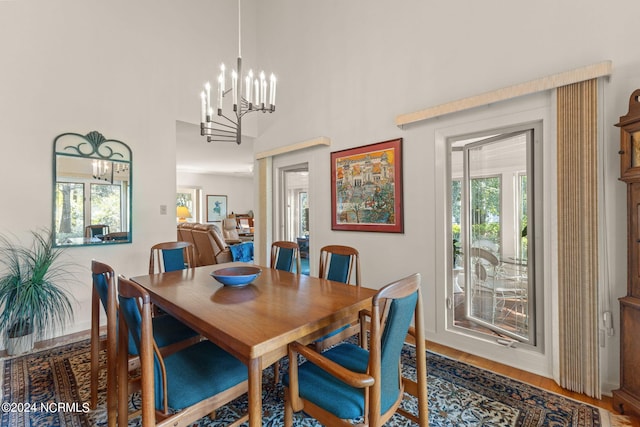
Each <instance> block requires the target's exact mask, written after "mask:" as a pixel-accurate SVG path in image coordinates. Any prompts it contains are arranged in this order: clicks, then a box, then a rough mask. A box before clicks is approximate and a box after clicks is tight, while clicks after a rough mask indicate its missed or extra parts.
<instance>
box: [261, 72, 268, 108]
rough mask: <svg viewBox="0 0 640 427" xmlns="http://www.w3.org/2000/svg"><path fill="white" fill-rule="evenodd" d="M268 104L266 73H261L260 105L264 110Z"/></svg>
mask: <svg viewBox="0 0 640 427" xmlns="http://www.w3.org/2000/svg"><path fill="white" fill-rule="evenodd" d="M266 103H267V80H266V79H265V77H264V71H260V104H261V106H262V108H263V109H264V104H266Z"/></svg>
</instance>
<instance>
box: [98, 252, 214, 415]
mask: <svg viewBox="0 0 640 427" xmlns="http://www.w3.org/2000/svg"><path fill="white" fill-rule="evenodd" d="M91 273H92V283H93V286H92V291H91V345H90V366H91V374H90V376H91V379H90V384H91V400H90V405H91V408H92V409H95V408H96V406H97V403H98V377H99V372H100V370H101V369H104V368H105V366H101V365H100V351H102V350H104V349H106V356H107V363H106V370H107V418H108V423H109V426H114V425H115V422H116V410H117V392H116V386H117V380H116V377H117V353H116V348H117V343H118V339H117V334H118V314H117V312H118V298H117V290H116V285H115V273H114V270H113V268H111V266H109V265H107V264H105V263H102V262H99V261H96V260H92V261H91ZM100 306H102V308H103V309H104V311H105V313H106V315H107V316H106V317H107V328H106V329H107V330H106V335H105V336H104V337H101V335H100ZM152 322H153V330H154V334H155V335H156V339H157V341H158V344H159V345H160V347H161V348H162V351H163V352H165V353H170V352H172V351H177V350H179V349H180V348H182V347H186V346H189V345H191V344H194V343H196V342H198V341H200V339H201V338H200V337H199V336H198V334H197V333H196V332H195V331H194V330H193V329H191V328H189V327H187V326H186V325H184V324H183V323H181V322H179V321H178V320H176V319H175V318H173V317H171V316H169V315H165V316H157V317H154V319H153V321H152ZM128 348H129V354H128V356H127V360H126V366H127V368H126V369H127V373H126V375H127V378H129V373H130V372H134V371H136V369H138V368H139V366H140V359H139V357H138V352H137V350H136V349H135V346H134V342H133V339H132V337H131V336H129V342H128ZM129 379H130V381H129V384H128V386H127V387H128V388H131V390H133V389H135V386H134V385H133V384H134V383H135V382H136V381H137V379H138V378H137V377H136V376H133V377H130V378H129Z"/></svg>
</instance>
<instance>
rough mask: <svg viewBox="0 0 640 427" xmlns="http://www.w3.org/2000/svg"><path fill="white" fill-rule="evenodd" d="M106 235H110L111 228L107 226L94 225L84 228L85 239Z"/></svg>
mask: <svg viewBox="0 0 640 427" xmlns="http://www.w3.org/2000/svg"><path fill="white" fill-rule="evenodd" d="M105 234H109V226H108V225H106V224H92V225H87V226H86V227H85V228H84V237H86V238H89V239H92V238H94V237H97V236H104V235H105Z"/></svg>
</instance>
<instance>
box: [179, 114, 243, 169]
mask: <svg viewBox="0 0 640 427" xmlns="http://www.w3.org/2000/svg"><path fill="white" fill-rule="evenodd" d="M176 170H177V171H178V172H191V173H210V174H218V175H232V176H252V175H253V140H252V139H251V138H245V139H244V140H243V142H242V144H240V145H237V144H235V143H231V142H207V138H206V137H204V136H201V135H200V125H199V124H197V125H194V124H191V123H187V122H182V121H176Z"/></svg>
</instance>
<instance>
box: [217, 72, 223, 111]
mask: <svg viewBox="0 0 640 427" xmlns="http://www.w3.org/2000/svg"><path fill="white" fill-rule="evenodd" d="M223 96H224V80H223V78H222V74H220V75H219V76H218V115H221V114H222V113H221V112H222V97H223Z"/></svg>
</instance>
